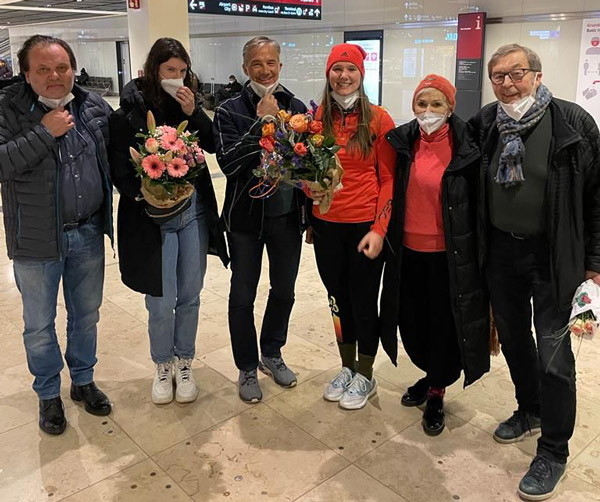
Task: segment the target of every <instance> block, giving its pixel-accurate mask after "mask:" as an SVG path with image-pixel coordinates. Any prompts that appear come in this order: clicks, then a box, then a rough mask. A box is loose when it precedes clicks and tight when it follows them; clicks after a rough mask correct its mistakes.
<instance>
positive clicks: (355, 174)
mask: <svg viewBox="0 0 600 502" xmlns="http://www.w3.org/2000/svg"><path fill="white" fill-rule="evenodd" d="M371 110H372V112H373V118H372V120H371V131H373V134H374V135H375V136H376V139H375V141H374V143H373V148H372V149H371V154H370V155H369V157H367V158H366V159H365V158H362V157H361V156H360V153H358V152H355V151H353V152H352V154H350V153H349V152H348V151H347V150H346V145H347V144H348V142H349V141H350V138H351V137H352V136H353V135H354V134H355V133H356V131H357V128H358V112H356V111H355V112H351V113H349V114H348V115H346V118H345V121H342V116H341V114H340V113H339V112H337V111H335V112H334V113H335V115H334V124H333V127H334V134H335V139H336V144H338V145H340V146H341V149H340V151H339V152H338V157H339V159H340V162H341V164H342V167H343V168H344V177H343V178H342V185H343V187H344V188H343V189H342V190H340V191H339V192H336V193H335V195H334V196H333V201H332V203H331V208H330V209H329V211H328V212H327V213H326V214H321V212H320V211H319V208H318V206H313V215H314V216H315V217H317V218H320V219H322V220H325V221H332V222H337V223H363V222H366V221H374V223H373V225H372V226H371V230H373V231H375V232H377V233H378V234H379V235H381V236H382V237H383V236H385V233H386V232H387V228H388V224H389V221H390V216H391V212H392V211H391V208H392V190H393V187H394V172H395V170H396V152H395V150H394V149H393V148H392V146H391V145H390V144H389V143H388V142H387V140H386V139H385V135H386V134H387V133H388V132H389V131H390V130H391V129H393V128H394V127H395V126H394V121H393V120H392V118H391V117H390V116H389V114H388V113H387V112H386V111H385V110H384V109H383V108H381V107H379V106H375V105H371ZM322 112H323V110H322V107H319V109H318V110H317V113H316V118H317V119H319V120H320V117H321V115H322Z"/></svg>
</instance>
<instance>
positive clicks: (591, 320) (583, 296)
mask: <svg viewBox="0 0 600 502" xmlns="http://www.w3.org/2000/svg"><path fill="white" fill-rule="evenodd" d="M572 305H573V307H572V309H571V319H570V321H569V331H570V332H571V334H573V335H575V336H580V337H583V338H592V337H593V336H594V335H595V334H596V331H597V330H598V326H599V324H600V286H598V284H596V283H595V282H594V281H593V280H592V279H588V280H587V281H585V282H584V283H583V284H581V286H579V287H578V288H577V291H576V292H575V296H574V297H573V304H572Z"/></svg>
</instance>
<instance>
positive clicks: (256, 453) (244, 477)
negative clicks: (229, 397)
mask: <svg viewBox="0 0 600 502" xmlns="http://www.w3.org/2000/svg"><path fill="white" fill-rule="evenodd" d="M155 460H156V462H157V463H158V464H159V465H160V466H161V467H162V468H163V469H164V470H165V471H166V472H167V474H168V475H169V476H171V477H172V478H173V479H174V480H175V481H176V482H177V483H178V484H179V485H180V486H181V487H182V488H183V489H184V490H185V491H186V493H187V494H188V495H190V496H192V497H193V499H194V500H195V501H197V502H204V501H209V500H228V501H240V502H250V501H252V502H254V501H260V500H278V501H283V500H294V499H296V498H297V497H299V496H300V495H302V494H303V493H306V492H307V491H308V490H310V489H311V488H313V487H315V486H317V485H318V484H320V483H321V482H323V481H325V480H326V479H328V478H330V477H331V476H333V475H334V474H336V473H337V472H339V471H341V470H342V469H343V468H344V467H346V466H347V465H348V463H347V462H346V461H345V460H344V459H342V458H341V457H340V456H339V455H336V454H335V453H334V452H333V451H331V450H330V449H328V448H327V447H326V446H325V445H323V444H322V443H320V442H319V441H317V440H316V439H314V438H313V437H311V436H310V435H308V434H306V433H305V432H303V431H302V430H301V429H299V428H298V427H297V426H295V425H294V424H293V423H291V422H290V421H288V420H287V419H285V418H284V417H282V416H281V415H279V414H278V413H275V412H274V411H272V410H271V409H269V408H267V407H266V406H264V405H258V406H255V407H253V408H251V409H249V410H247V411H246V412H244V413H242V414H241V415H239V416H237V417H234V418H232V419H230V420H227V421H226V422H224V423H222V424H220V425H218V426H216V427H214V428H213V429H211V430H209V431H205V432H203V433H201V434H198V435H196V436H194V437H192V438H190V439H189V440H188V441H186V442H185V443H181V444H179V445H177V446H176V447H175V448H172V449H170V450H168V451H165V452H163V453H161V454H160V455H157V456H156V457H155ZM225 497H226V498H225Z"/></svg>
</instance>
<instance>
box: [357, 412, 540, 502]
mask: <svg viewBox="0 0 600 502" xmlns="http://www.w3.org/2000/svg"><path fill="white" fill-rule="evenodd" d="M492 442H493V441H492V439H491V438H490V436H489V435H488V434H487V433H485V432H483V431H481V430H479V429H477V428H476V427H473V426H472V425H469V424H467V423H465V422H463V421H462V420H460V419H458V418H456V417H453V416H448V417H447V426H446V429H445V430H444V432H442V434H441V435H440V436H438V437H435V438H430V437H428V436H426V435H425V434H424V433H423V430H422V428H421V425H420V424H416V425H414V426H412V427H409V428H408V429H406V430H405V431H403V432H401V433H400V434H398V435H397V436H395V437H394V438H392V439H391V440H390V441H388V442H387V443H385V444H384V445H382V446H380V447H379V448H377V449H376V450H374V451H373V452H371V453H369V454H368V455H366V456H364V457H363V458H361V459H360V460H358V462H357V463H356V465H357V466H358V467H360V468H361V469H363V470H365V471H366V472H367V473H368V474H370V475H371V476H373V477H374V478H376V479H377V480H379V481H380V482H381V483H383V484H384V485H386V486H387V487H389V488H390V489H392V490H394V491H395V492H396V493H399V494H400V495H402V496H403V497H404V498H406V499H407V500H410V501H411V502H433V501H436V502H437V501H443V500H444V501H445V500H448V501H452V500H461V501H463V502H482V501H486V502H487V501H494V502H504V501H506V502H508V501H510V502H513V501H515V500H518V499H517V497H516V488H517V485H518V483H519V480H520V479H521V477H522V475H523V473H524V472H525V471H526V469H527V466H528V464H529V460H530V458H529V456H527V455H526V454H524V453H523V452H521V451H520V450H518V449H517V448H514V447H512V446H508V447H505V448H501V447H500V446H499V445H498V446H496V447H495V446H494V445H493V444H492Z"/></svg>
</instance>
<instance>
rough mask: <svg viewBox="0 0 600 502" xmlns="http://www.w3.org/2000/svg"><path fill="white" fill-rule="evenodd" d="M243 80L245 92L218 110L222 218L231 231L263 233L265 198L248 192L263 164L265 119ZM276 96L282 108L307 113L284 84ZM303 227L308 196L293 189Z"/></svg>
mask: <svg viewBox="0 0 600 502" xmlns="http://www.w3.org/2000/svg"><path fill="white" fill-rule="evenodd" d="M249 82H250V81H248V82H246V84H244V88H243V89H242V92H241V93H240V94H239V95H238V96H235V97H233V98H231V99H228V100H227V101H224V102H223V103H221V105H219V107H218V108H217V109H216V110H215V120H214V123H213V131H214V136H215V146H216V149H217V159H218V161H219V166H220V167H221V170H222V171H223V173H224V174H225V176H227V188H226V191H225V204H224V205H223V213H222V216H221V219H222V221H223V224H224V227H225V229H226V230H227V231H228V232H242V233H247V234H252V235H256V236H258V235H261V233H262V224H263V219H264V206H265V199H252V198H251V197H250V195H249V194H248V191H249V190H250V188H252V187H253V186H254V185H255V184H256V183H257V182H258V179H257V178H256V177H255V176H254V174H253V173H252V170H253V169H256V168H257V167H258V166H259V164H260V155H261V147H260V146H259V144H258V141H259V140H260V138H261V136H262V125H263V124H262V122H261V121H260V120H259V119H258V117H257V116H256V105H257V104H258V102H259V101H260V98H259V97H258V96H257V95H256V94H255V93H254V91H253V90H252V88H251V87H250V86H249ZM273 96H275V98H276V99H277V102H278V103H279V108H280V109H282V110H287V111H289V112H291V113H304V112H306V106H304V103H302V101H300V100H299V99H296V98H295V97H294V95H293V94H292V93H291V92H290V91H288V90H287V89H286V88H285V87H283V86H281V85H280V86H279V87H278V90H277V91H275V92H274V93H273ZM294 198H295V203H296V207H297V210H298V223H299V226H300V228H303V227H304V226H305V225H306V197H305V196H304V194H303V193H302V192H301V191H300V190H294Z"/></svg>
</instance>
